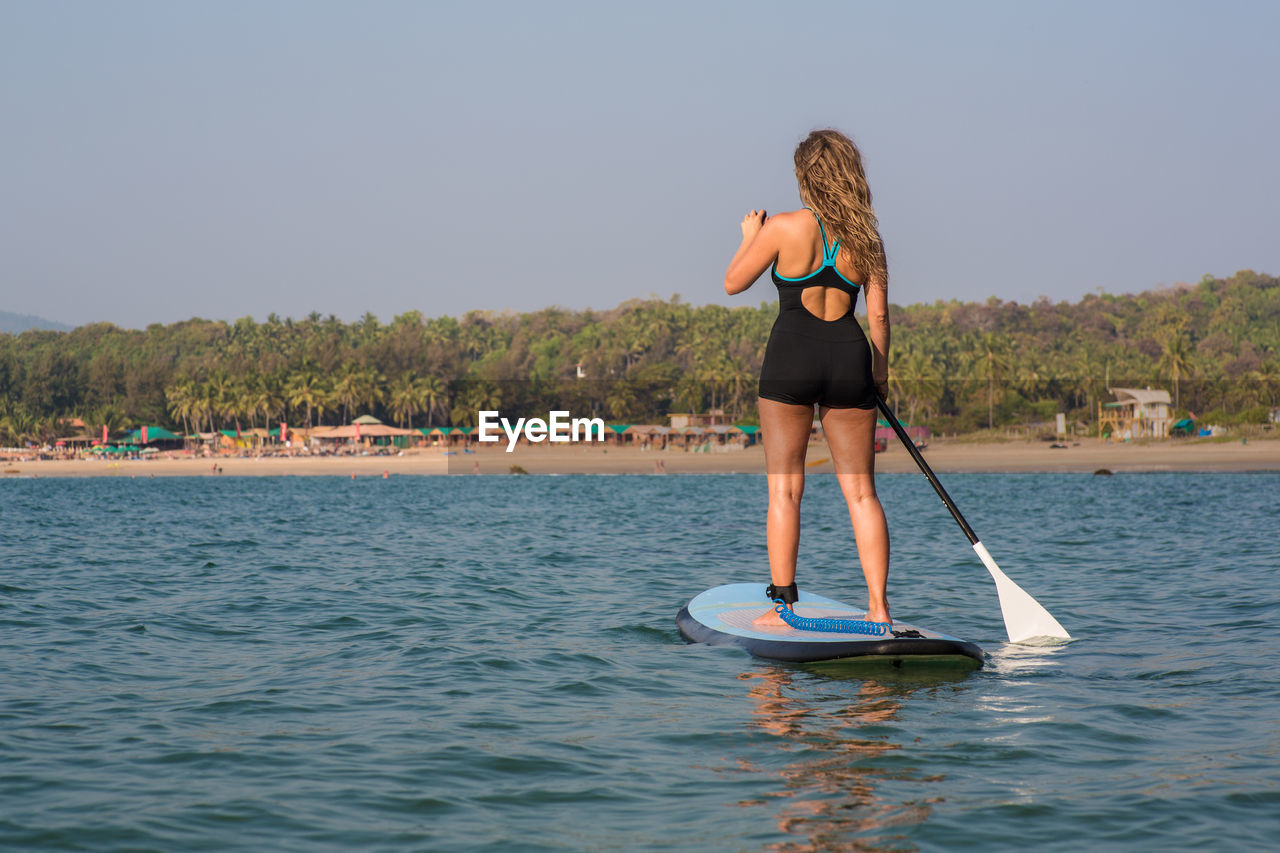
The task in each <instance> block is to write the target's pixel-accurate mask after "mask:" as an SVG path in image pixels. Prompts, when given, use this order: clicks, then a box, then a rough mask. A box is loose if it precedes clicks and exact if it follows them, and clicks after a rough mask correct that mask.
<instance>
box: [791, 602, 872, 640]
mask: <svg viewBox="0 0 1280 853" xmlns="http://www.w3.org/2000/svg"><path fill="white" fill-rule="evenodd" d="M773 603H774V604H776V605H777V607H775V608H773V609H774V611H775V612H776V613H777V614H778V615H779V616H781V617H782V621H783V622H786V623H787V624H788V625H790V626H791V627H792V628H795V629H796V630H797V631H825V632H828V633H832V634H871V635H873V636H876V637H883V636H884V635H885V634H888V633H889V629H890V628H891V627H892V623H890V622H868V621H867V620H865V619H832V618H829V617H824V618H814V617H810V616H797V615H796V614H795V613H793V612H792V611H791V608H789V607H787V604H786V602H785V601H783V600H782V599H781V598H775V599H774V600H773Z"/></svg>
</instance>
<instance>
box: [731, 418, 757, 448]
mask: <svg viewBox="0 0 1280 853" xmlns="http://www.w3.org/2000/svg"><path fill="white" fill-rule="evenodd" d="M733 431H734V432H735V433H736V434H737V435H738V436H739V441H740V442H741V444H742V446H743V447H750V446H751V445H753V444H755V443H756V442H757V441H759V440H760V427H758V426H755V425H754V424H734V425H733Z"/></svg>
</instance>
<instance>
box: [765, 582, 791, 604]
mask: <svg viewBox="0 0 1280 853" xmlns="http://www.w3.org/2000/svg"><path fill="white" fill-rule="evenodd" d="M764 594H765V595H767V596H769V600H770V601H778V600H779V599H781V600H782V602H783V603H784V604H795V603H796V602H797V601H799V600H800V591H799V590H798V589H796V585H795V584H793V583H789V584H787V585H786V586H775V585H773V584H769V585H768V586H767V587H765V588H764Z"/></svg>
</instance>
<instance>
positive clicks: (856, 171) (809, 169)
mask: <svg viewBox="0 0 1280 853" xmlns="http://www.w3.org/2000/svg"><path fill="white" fill-rule="evenodd" d="M795 160H796V182H797V183H798V184H799V185H800V199H801V201H803V202H804V203H805V204H806V205H807V206H809V207H811V208H813V209H814V210H815V211H817V213H818V216H820V217H822V222H823V224H825V225H826V227H827V234H828V235H829V236H831V237H835V238H836V239H837V240H839V241H840V251H841V252H847V253H848V254H847V255H846V257H848V258H850V259H851V260H852V266H853V267H854V269H855V270H857V272H858V274H859V277H860V278H861V279H862V280H863V282H864V283H867V280H868V279H869V278H871V277H875V276H878V277H879V278H880V280H881V281H883V282H885V283H886V284H887V283H888V281H889V268H888V265H887V263H886V261H885V256H884V242H883V241H882V240H881V239H880V230H879V228H878V223H877V221H876V212H875V208H873V207H872V206H871V190H870V188H868V187H867V176H866V173H865V172H863V171H862V153H861V152H860V151H858V146H856V145H854V144H853V141H852V140H851V139H849V137H847V136H845V135H844V134H843V133H841V132H840V131H838V130H815V131H814V132H813V133H810V134H809V135H808V136H807V137H805V139H804V141H803V142H801V143H800V144H799V145H797V146H796V157H795Z"/></svg>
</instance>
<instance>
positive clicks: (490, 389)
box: [451, 381, 502, 426]
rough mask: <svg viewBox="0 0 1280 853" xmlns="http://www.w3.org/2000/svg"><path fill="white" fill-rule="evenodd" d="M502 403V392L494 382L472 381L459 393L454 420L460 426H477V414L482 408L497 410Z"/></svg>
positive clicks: (454, 408) (453, 413) (454, 409)
mask: <svg viewBox="0 0 1280 853" xmlns="http://www.w3.org/2000/svg"><path fill="white" fill-rule="evenodd" d="M500 405H502V393H501V392H500V391H499V390H498V386H496V385H494V384H493V383H492V382H485V381H478V382H471V383H469V384H468V385H467V387H466V388H465V389H463V391H462V393H461V394H459V395H458V397H457V401H456V403H455V404H454V407H453V412H452V413H451V414H452V416H453V422H454V423H455V424H457V425H458V426H475V425H476V414H477V413H478V412H480V411H482V410H486V409H487V410H496V409H497V408H498V407H499V406H500Z"/></svg>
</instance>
